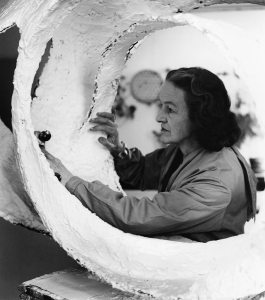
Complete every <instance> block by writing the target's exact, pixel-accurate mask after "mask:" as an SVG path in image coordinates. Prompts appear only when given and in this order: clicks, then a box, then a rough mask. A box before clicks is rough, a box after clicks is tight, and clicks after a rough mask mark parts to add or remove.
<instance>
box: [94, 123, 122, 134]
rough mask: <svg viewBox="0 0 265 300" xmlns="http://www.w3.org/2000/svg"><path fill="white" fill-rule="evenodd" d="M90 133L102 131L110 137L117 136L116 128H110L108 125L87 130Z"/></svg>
mask: <svg viewBox="0 0 265 300" xmlns="http://www.w3.org/2000/svg"><path fill="white" fill-rule="evenodd" d="M89 130H90V131H103V132H105V133H106V134H107V135H111V136H117V129H116V127H115V128H114V127H111V126H108V125H96V126H94V127H92V128H90V129H89Z"/></svg>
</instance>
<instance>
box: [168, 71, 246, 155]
mask: <svg viewBox="0 0 265 300" xmlns="http://www.w3.org/2000/svg"><path fill="white" fill-rule="evenodd" d="M166 81H169V82H171V83H173V84H174V86H176V87H179V88H181V89H182V90H184V91H185V101H186V104H187V107H188V111H189V118H190V120H191V122H192V123H193V125H194V134H195V138H196V139H197V141H198V142H199V144H200V145H201V146H202V147H203V148H205V149H206V150H209V151H219V150H221V149H222V148H223V147H230V146H232V145H234V144H235V143H236V142H237V141H238V139H239V138H240V135H241V130H240V128H239V126H238V124H237V120H236V116H235V114H234V113H233V112H231V111H230V106H231V102H230V98H229V96H228V93H227V90H226V88H225V86H224V83H223V81H222V80H221V79H220V78H219V77H218V76H217V75H215V74H213V73H212V72H210V71H208V70H206V69H203V68H199V67H193V68H180V69H177V70H172V71H169V72H168V74H167V76H166Z"/></svg>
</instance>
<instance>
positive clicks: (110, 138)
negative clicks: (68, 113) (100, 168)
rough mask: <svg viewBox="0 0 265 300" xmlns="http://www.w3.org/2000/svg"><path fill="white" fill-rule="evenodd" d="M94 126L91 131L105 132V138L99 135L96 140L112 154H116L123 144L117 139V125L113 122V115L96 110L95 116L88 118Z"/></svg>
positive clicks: (122, 148) (121, 149) (120, 150)
mask: <svg viewBox="0 0 265 300" xmlns="http://www.w3.org/2000/svg"><path fill="white" fill-rule="evenodd" d="M90 122H91V123H95V124H96V126H94V127H92V128H91V129H90V130H91V131H102V132H104V133H106V135H107V138H105V137H100V138H99V139H98V141H99V142H100V143H101V144H102V145H103V146H105V147H106V148H107V149H108V150H109V151H110V153H111V154H112V155H118V154H119V153H120V152H122V151H123V150H124V145H123V144H122V143H121V142H120V140H119V133H118V129H117V125H116V124H115V115H114V114H112V113H108V112H98V113H97V117H96V118H93V119H90Z"/></svg>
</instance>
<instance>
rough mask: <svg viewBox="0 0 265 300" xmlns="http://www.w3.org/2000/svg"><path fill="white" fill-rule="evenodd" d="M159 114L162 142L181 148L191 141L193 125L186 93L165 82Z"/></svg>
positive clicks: (158, 120) (160, 94)
mask: <svg viewBox="0 0 265 300" xmlns="http://www.w3.org/2000/svg"><path fill="white" fill-rule="evenodd" d="M159 102H160V105H159V107H160V108H159V112H158V114H157V117H156V120H157V122H159V123H161V136H160V140H161V141H162V142H163V143H165V144H178V145H179V146H181V145H183V144H184V143H186V142H187V141H188V140H190V139H191V133H192V123H191V121H190V119H189V114H188V107H187V104H186V101H185V91H184V90H182V89H181V88H178V87H176V86H174V85H173V83H171V82H169V81H165V83H164V84H163V85H162V87H161V90H160V93H159Z"/></svg>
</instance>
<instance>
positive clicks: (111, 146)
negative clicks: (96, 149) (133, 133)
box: [98, 137, 116, 151]
mask: <svg viewBox="0 0 265 300" xmlns="http://www.w3.org/2000/svg"><path fill="white" fill-rule="evenodd" d="M98 141H99V142H100V144H102V145H103V146H105V147H106V148H107V149H108V150H109V151H111V150H113V149H114V148H115V147H116V146H115V145H114V144H112V143H111V142H110V141H109V140H108V139H106V138H104V137H100V138H98Z"/></svg>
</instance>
